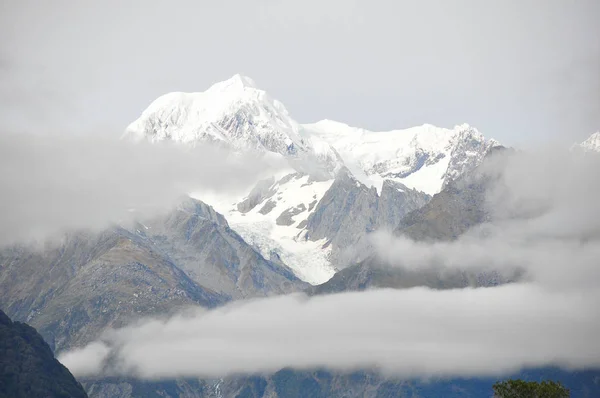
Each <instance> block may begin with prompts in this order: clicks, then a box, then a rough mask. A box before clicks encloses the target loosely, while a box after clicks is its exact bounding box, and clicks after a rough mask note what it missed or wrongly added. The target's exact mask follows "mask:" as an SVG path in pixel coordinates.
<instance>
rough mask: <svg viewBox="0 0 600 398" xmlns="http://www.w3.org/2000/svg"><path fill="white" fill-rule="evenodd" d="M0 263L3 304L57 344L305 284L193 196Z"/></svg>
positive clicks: (1, 254) (9, 255)
mask: <svg viewBox="0 0 600 398" xmlns="http://www.w3.org/2000/svg"><path fill="white" fill-rule="evenodd" d="M0 270H1V272H0V291H2V292H3V294H2V295H1V296H0V306H2V307H3V308H5V309H6V311H7V312H8V313H9V314H10V315H11V316H13V317H14V318H16V319H21V320H26V321H28V322H30V323H31V324H32V325H34V326H35V327H37V328H38V330H39V331H40V333H41V334H42V335H43V336H44V338H45V339H46V340H47V341H48V342H49V343H50V345H51V346H52V347H53V348H54V349H56V350H61V349H65V348H68V347H71V346H74V345H83V344H85V343H87V342H89V341H91V340H92V339H94V338H96V337H97V336H98V335H99V334H100V332H101V331H102V330H104V329H105V328H107V327H118V326H122V325H124V324H126V323H128V322H131V321H132V320H134V319H135V318H138V317H142V316H148V315H153V314H165V313H169V312H171V311H173V310H175V309H177V308H181V307H183V306H187V305H201V306H204V307H214V306H215V305H218V304H220V303H223V302H225V301H227V300H230V299H232V298H242V297H253V296H264V295H269V294H278V293H285V292H290V291H293V290H298V289H302V288H304V287H306V284H304V283H303V282H301V281H300V280H298V278H296V277H295V276H294V275H293V273H292V272H291V271H290V270H289V269H288V268H287V267H286V266H285V265H283V264H282V263H281V262H279V263H276V262H271V261H268V260H266V259H265V258H263V257H262V256H261V255H260V254H259V253H257V252H256V251H255V250H254V249H253V248H252V247H250V246H249V245H248V244H246V243H245V242H244V241H243V240H242V239H241V238H240V236H239V235H237V234H236V233H235V232H234V231H232V230H231V229H230V228H229V226H228V224H227V221H226V220H225V218H224V217H223V216H222V215H220V214H218V213H216V212H215V211H214V210H213V209H212V208H211V207H210V206H207V205H206V204H204V203H202V202H199V201H195V200H192V199H189V200H186V201H185V202H183V203H182V204H181V205H180V206H179V207H178V208H177V209H175V210H174V211H172V212H170V213H168V214H167V215H165V216H162V217H157V218H155V219H153V220H149V221H145V222H144V223H143V224H142V223H141V224H139V225H137V227H135V228H132V229H131V230H127V229H124V228H120V227H115V228H111V229H109V230H106V231H104V232H102V233H99V234H89V233H84V232H79V233H75V234H71V235H69V236H67V237H65V239H64V240H63V241H62V242H61V243H60V244H57V245H49V246H47V247H45V248H43V249H32V248H24V247H13V248H10V249H5V250H2V251H0Z"/></svg>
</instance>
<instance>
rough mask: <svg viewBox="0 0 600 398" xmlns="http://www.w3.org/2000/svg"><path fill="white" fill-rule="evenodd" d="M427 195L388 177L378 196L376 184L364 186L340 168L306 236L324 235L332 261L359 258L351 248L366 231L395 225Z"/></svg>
mask: <svg viewBox="0 0 600 398" xmlns="http://www.w3.org/2000/svg"><path fill="white" fill-rule="evenodd" d="M429 199H430V197H429V195H426V194H425V193H423V192H419V191H416V190H414V189H409V188H407V187H406V186H404V185H402V184H400V183H395V182H392V181H387V180H386V181H385V182H384V184H383V188H382V191H381V195H380V196H379V195H377V191H376V189H375V188H367V186H365V185H364V184H362V183H360V182H359V181H357V180H356V178H354V176H353V175H352V174H351V173H350V171H349V170H347V169H342V170H341V171H340V172H339V173H338V175H337V177H336V179H335V181H334V182H333V184H332V185H331V187H330V188H329V190H328V191H327V192H326V193H325V195H324V196H323V198H322V199H321V200H320V201H319V203H318V204H317V206H316V207H315V210H314V212H313V213H312V214H311V215H310V216H309V218H308V220H307V225H306V230H307V232H306V235H305V238H306V239H311V240H313V241H314V240H320V239H327V242H328V244H330V245H331V248H332V250H331V261H332V262H333V263H334V264H335V265H336V266H344V265H345V264H347V263H351V262H355V261H358V260H359V259H360V257H359V255H360V253H357V252H356V251H354V250H353V248H354V247H355V246H356V245H357V244H358V243H359V242H361V241H362V240H363V239H364V238H365V236H366V235H367V234H368V233H369V232H373V231H375V230H377V229H380V228H393V227H396V226H397V225H398V223H399V222H400V220H401V219H402V217H403V216H404V215H405V214H407V213H408V212H410V211H412V210H415V209H418V208H419V207H421V206H423V205H425V204H426V203H427V201H428V200H429Z"/></svg>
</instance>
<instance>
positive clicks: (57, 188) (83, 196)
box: [0, 134, 283, 246]
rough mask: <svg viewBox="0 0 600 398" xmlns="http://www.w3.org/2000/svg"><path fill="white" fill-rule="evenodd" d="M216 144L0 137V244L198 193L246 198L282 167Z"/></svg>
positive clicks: (159, 207)
mask: <svg viewBox="0 0 600 398" xmlns="http://www.w3.org/2000/svg"><path fill="white" fill-rule="evenodd" d="M282 166H283V164H279V162H278V161H275V160H273V159H271V158H270V159H269V161H268V162H267V161H266V160H265V159H263V160H260V159H258V158H256V157H253V156H252V155H250V154H247V155H243V156H242V155H239V156H232V155H228V154H227V153H226V152H224V151H223V150H219V149H218V148H215V147H212V146H207V145H206V146H205V145H199V146H197V147H195V148H189V147H188V148H183V147H181V146H178V145H169V144H149V143H143V142H142V143H137V144H134V143H130V142H125V141H120V140H118V139H111V138H104V139H102V138H99V137H89V136H66V135H57V134H50V135H32V134H21V135H17V134H2V135H0V187H2V188H1V189H2V206H0V218H1V219H2V223H1V224H0V246H1V245H3V244H10V243H14V242H21V241H26V240H31V239H40V240H43V239H46V238H48V237H52V236H54V235H56V234H58V233H60V232H62V231H65V230H69V229H74V228H104V227H107V226H108V225H110V224H111V223H115V222H126V221H128V220H130V219H131V218H132V217H133V216H134V213H133V212H131V209H135V210H136V213H137V214H138V215H139V214H142V215H143V214H146V213H149V212H157V211H164V210H165V209H167V208H168V207H169V206H171V205H173V204H174V202H175V201H177V200H179V199H180V198H181V196H182V195H184V194H187V193H190V192H203V191H219V192H221V193H224V192H225V193H226V192H230V193H235V194H239V195H243V193H245V192H247V191H248V190H249V189H250V188H251V186H252V183H253V182H254V181H256V179H258V178H261V177H262V176H264V175H265V174H269V173H270V172H273V170H275V169H278V168H279V167H282Z"/></svg>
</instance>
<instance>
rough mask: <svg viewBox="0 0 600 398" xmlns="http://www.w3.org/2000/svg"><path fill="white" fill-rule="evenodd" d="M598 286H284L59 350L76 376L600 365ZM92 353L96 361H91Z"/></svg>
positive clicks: (402, 372)
mask: <svg viewBox="0 0 600 398" xmlns="http://www.w3.org/2000/svg"><path fill="white" fill-rule="evenodd" d="M597 299H598V295H597V292H594V295H592V296H586V295H579V294H565V293H555V292H552V291H550V290H546V289H544V288H542V287H539V286H534V285H506V286H502V287H498V288H488V289H483V288H482V289H458V290H446V291H432V290H429V289H426V288H414V289H409V290H378V291H377V290H374V291H368V292H363V293H343V294H338V295H330V296H321V297H314V298H310V299H308V298H306V297H305V296H303V295H291V296H281V297H274V298H267V299H260V300H255V301H247V302H238V303H234V304H231V305H229V306H225V307H223V308H221V309H216V310H212V311H208V312H206V311H202V312H198V313H195V314H194V313H193V314H186V315H179V316H175V317H173V318H170V319H168V320H166V321H159V320H149V321H146V322H142V323H139V324H137V325H134V326H131V327H128V328H124V329H119V330H116V331H112V332H110V333H107V334H106V335H105V336H103V338H102V339H101V340H100V342H95V343H92V344H93V347H98V346H100V344H104V345H105V346H102V347H103V348H104V347H109V351H103V352H102V353H103V354H104V358H105V361H104V363H103V370H102V371H101V372H98V369H99V367H98V366H97V359H98V355H97V354H98V353H97V351H96V350H93V349H91V348H90V346H88V347H85V348H83V349H82V350H74V351H71V352H68V353H66V354H63V355H60V356H59V360H60V361H61V362H62V363H63V364H65V365H66V366H67V367H68V368H69V369H70V370H71V371H72V372H73V373H74V374H75V376H80V377H85V376H98V375H128V376H133V377H139V378H144V379H156V378H174V377H183V376H190V377H222V376H226V375H233V374H239V373H261V372H273V371H277V370H279V369H281V368H283V367H287V366H292V367H295V368H313V367H321V366H323V367H327V368H330V369H333V370H338V371H349V370H354V369H358V368H368V367H372V366H375V367H377V368H378V369H379V370H381V371H382V372H384V373H388V374H394V375H399V376H406V377H421V376H423V377H426V376H432V375H433V376H436V375H439V376H477V375H482V376H483V375H500V374H502V373H508V372H513V371H516V370H518V369H519V368H521V367H525V366H548V365H559V366H566V367H573V368H582V367H588V366H600V348H599V347H598V345H597V344H596V343H595V342H596V339H597V336H598V333H600V315H599V313H598V311H597V306H596V303H597ZM88 361H89V362H91V363H92V365H88Z"/></svg>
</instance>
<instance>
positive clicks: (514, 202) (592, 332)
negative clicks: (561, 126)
mask: <svg viewBox="0 0 600 398" xmlns="http://www.w3.org/2000/svg"><path fill="white" fill-rule="evenodd" d="M599 160H600V159H599V158H597V157H591V156H586V157H573V156H571V155H568V154H566V155H565V154H557V155H556V156H551V154H550V153H544V154H531V153H529V154H516V155H514V156H510V157H508V158H504V160H502V161H501V162H492V163H491V164H492V166H487V167H493V168H492V169H491V170H488V171H487V172H492V174H490V175H492V176H494V178H495V183H494V184H493V185H492V186H491V188H490V190H489V191H488V197H487V202H486V206H487V209H488V211H489V213H490V219H491V221H490V222H489V223H487V224H485V225H482V226H479V227H477V228H474V229H473V230H471V231H469V232H468V233H467V234H465V235H464V236H463V237H461V238H460V239H458V240H456V241H453V242H438V243H423V242H413V241H410V240H408V239H406V238H402V237H397V236H392V235H390V234H384V233H380V234H375V235H373V237H372V238H373V242H374V247H375V248H376V249H377V251H378V253H379V255H380V257H381V258H382V259H384V260H385V262H387V263H388V264H389V265H390V266H402V267H406V268H410V269H421V268H431V267H434V268H435V267H437V268H439V269H440V270H443V269H445V268H458V269H477V268H481V269H494V270H498V271H500V272H503V271H506V272H510V271H513V270H514V269H521V270H524V271H525V279H524V280H523V281H522V282H521V283H517V284H511V285H505V286H500V287H495V288H481V289H457V290H447V291H436V290H429V289H426V288H414V289H409V290H374V291H367V292H362V293H343V294H337V295H331V296H321V297H313V298H307V297H305V296H304V295H301V294H299V295H291V296H284V297H274V298H267V299H261V300H255V301H244V302H237V303H232V304H230V305H228V306H225V307H223V308H220V309H216V310H212V311H204V310H200V309H198V310H197V311H192V312H191V313H186V314H181V315H178V316H175V317H172V318H170V319H168V320H166V321H165V320H147V321H144V322H141V323H138V324H135V325H132V326H130V327H127V328H123V329H119V330H112V331H109V332H107V333H105V334H104V335H103V336H102V337H101V338H100V339H99V340H98V341H96V342H93V343H92V344H91V345H89V346H87V347H84V348H82V349H76V350H73V351H70V352H66V353H63V354H62V355H61V356H60V357H59V359H60V360H61V361H62V362H63V363H64V364H65V365H66V366H67V367H69V369H70V370H71V371H72V372H73V373H74V374H75V375H77V376H108V375H127V376H132V377H139V378H143V379H156V378H174V377H182V376H194V377H196V376H197V377H222V376H226V375H232V374H238V373H260V372H273V371H276V370H278V369H281V368H283V367H295V368H313V367H321V366H322V367H327V368H330V369H333V370H339V371H346V370H353V369H359V368H371V367H375V368H377V369H379V370H381V371H383V372H384V373H387V374H393V375H397V376H405V377H421V376H422V377H429V376H465V377H470V376H486V375H501V374H504V373H511V372H514V371H517V370H519V369H521V368H524V367H545V366H552V365H554V366H561V367H565V368H568V369H580V368H590V367H600V346H598V344H597V336H598V335H599V333H600V311H598V308H599V305H600V288H599V287H598V283H597V281H598V280H600V266H599V263H598V259H600V233H599V231H600V214H599V209H600V206H598V203H600V174H599V173H600V163H599ZM498 167H500V168H499V169H498ZM494 173H495V174H494Z"/></svg>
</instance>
